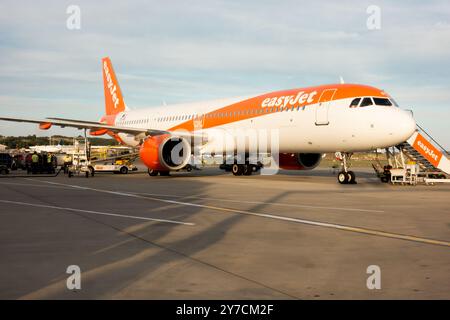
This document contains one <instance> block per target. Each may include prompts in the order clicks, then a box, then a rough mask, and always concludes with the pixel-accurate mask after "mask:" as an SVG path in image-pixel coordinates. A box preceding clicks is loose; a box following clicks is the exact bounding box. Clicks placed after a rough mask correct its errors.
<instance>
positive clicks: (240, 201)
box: [130, 192, 385, 213]
mask: <svg viewBox="0 0 450 320" xmlns="http://www.w3.org/2000/svg"><path fill="white" fill-rule="evenodd" d="M130 193H131V194H139V195H149V196H156V197H170V198H187V199H189V198H191V199H199V200H212V201H223V202H236V203H248V204H267V205H272V206H282V207H294V208H306V209H326V210H340V211H361V212H377V213H383V212H385V211H384V210H374V209H358V208H344V207H322V206H312V205H303V204H292V203H282V202H262V201H246V200H233V199H223V198H206V197H197V196H178V195H170V194H158V193H145V192H130Z"/></svg>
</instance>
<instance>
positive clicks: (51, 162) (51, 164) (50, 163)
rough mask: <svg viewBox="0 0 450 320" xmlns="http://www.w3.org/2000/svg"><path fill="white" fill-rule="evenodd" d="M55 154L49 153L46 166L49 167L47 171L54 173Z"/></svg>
mask: <svg viewBox="0 0 450 320" xmlns="http://www.w3.org/2000/svg"><path fill="white" fill-rule="evenodd" d="M52 158H53V156H52V154H51V153H47V163H46V167H47V172H48V173H53V159H52Z"/></svg>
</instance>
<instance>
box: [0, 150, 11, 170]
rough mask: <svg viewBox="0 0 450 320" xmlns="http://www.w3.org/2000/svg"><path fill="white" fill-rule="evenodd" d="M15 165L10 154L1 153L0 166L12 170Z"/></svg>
mask: <svg viewBox="0 0 450 320" xmlns="http://www.w3.org/2000/svg"><path fill="white" fill-rule="evenodd" d="M12 164H13V157H12V156H11V155H10V154H9V153H0V165H3V166H5V167H6V168H8V169H11V166H12Z"/></svg>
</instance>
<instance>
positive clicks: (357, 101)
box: [350, 98, 361, 108]
mask: <svg viewBox="0 0 450 320" xmlns="http://www.w3.org/2000/svg"><path fill="white" fill-rule="evenodd" d="M359 101H361V98H355V99H353V101H352V103H350V108H356V107H357V106H358V103H359Z"/></svg>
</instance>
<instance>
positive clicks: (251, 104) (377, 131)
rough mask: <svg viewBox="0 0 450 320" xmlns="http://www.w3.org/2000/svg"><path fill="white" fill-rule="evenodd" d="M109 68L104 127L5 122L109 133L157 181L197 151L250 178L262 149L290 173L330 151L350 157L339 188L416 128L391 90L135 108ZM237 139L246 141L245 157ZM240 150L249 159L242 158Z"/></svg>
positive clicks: (325, 89)
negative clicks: (357, 161)
mask: <svg viewBox="0 0 450 320" xmlns="http://www.w3.org/2000/svg"><path fill="white" fill-rule="evenodd" d="M102 69H103V82H104V91H105V108H106V113H105V115H104V116H103V117H102V118H101V119H100V121H98V122H93V121H81V120H71V119H62V118H47V119H44V120H34V119H20V118H4V117H3V118H0V120H6V121H18V122H29V123H37V124H39V126H40V128H41V129H49V128H50V127H51V126H52V125H56V126H60V127H74V128H79V129H89V130H90V133H91V134H92V135H103V134H109V135H111V136H113V137H114V138H115V139H117V140H118V141H120V142H121V143H123V144H126V145H129V146H133V147H140V156H141V160H142V161H143V162H144V163H145V164H146V166H147V167H148V168H149V174H150V175H157V174H160V175H167V174H168V173H169V172H170V171H173V170H179V169H182V168H184V167H185V166H186V165H187V164H189V163H190V161H192V154H194V153H196V152H198V154H205V153H209V154H213V155H214V154H218V155H221V154H225V153H226V154H228V155H229V154H230V153H231V154H232V155H233V157H232V162H231V164H230V165H229V167H230V168H231V170H232V172H233V174H234V175H242V174H245V175H249V174H251V173H252V172H254V171H257V170H258V169H260V168H261V166H262V165H261V163H260V162H255V161H253V160H251V157H250V154H251V153H255V152H256V153H258V152H262V151H261V150H262V149H264V152H268V153H272V154H274V153H277V156H278V161H277V163H278V164H279V167H281V168H284V169H291V170H308V169H313V168H315V167H316V166H317V165H318V164H319V162H320V160H321V158H322V154H323V153H326V152H337V151H339V152H341V153H342V154H343V159H342V160H343V170H342V171H341V172H340V173H339V175H338V181H339V182H340V183H353V182H355V175H354V173H353V172H352V171H349V170H348V166H347V164H346V160H348V157H349V156H350V155H351V154H352V153H353V152H356V151H368V150H373V149H376V148H385V147H390V146H394V145H397V144H399V143H402V142H404V141H406V140H407V139H408V138H409V137H410V136H411V135H412V134H413V133H414V131H415V130H416V123H415V121H414V119H413V117H412V113H411V112H410V111H406V110H402V109H400V108H399V107H398V106H397V104H396V103H395V101H394V100H393V99H392V98H391V97H390V96H389V95H388V94H387V93H386V92H384V91H383V90H380V89H377V88H374V87H370V86H365V85H356V84H331V85H323V86H317V87H308V88H299V89H292V90H285V91H276V92H270V93H266V94H262V95H258V96H250V97H241V98H232V99H224V100H216V101H207V102H199V103H187V104H176V105H172V106H160V107H155V108H149V109H143V110H130V109H129V108H127V106H126V105H125V102H124V99H123V96H122V92H121V90H120V87H119V84H118V82H117V78H116V75H115V73H114V70H113V67H112V64H111V61H110V59H109V58H104V59H103V60H102ZM252 131H254V132H258V134H256V135H254V136H256V139H255V141H256V143H257V147H256V148H254V147H253V146H251V144H252V143H250V140H251V138H250V136H251V134H249V135H248V136H247V135H246V134H243V132H252ZM261 132H263V134H261ZM274 132H275V133H276V134H275V135H274V134H273V133H274ZM243 135H244V136H245V137H244V139H242V137H243ZM193 140H194V141H197V142H198V143H192V141H193ZM237 140H242V141H244V142H243V149H242V150H241V152H240V151H239V150H238V149H239V148H238V146H239V143H237ZM275 140H276V141H275ZM230 141H231V143H230ZM252 141H253V140H252ZM261 146H268V147H267V148H261ZM255 150H256V151H255ZM238 152H240V153H239V154H243V155H244V156H243V157H238V156H237V155H238V154H237V153H238Z"/></svg>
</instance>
